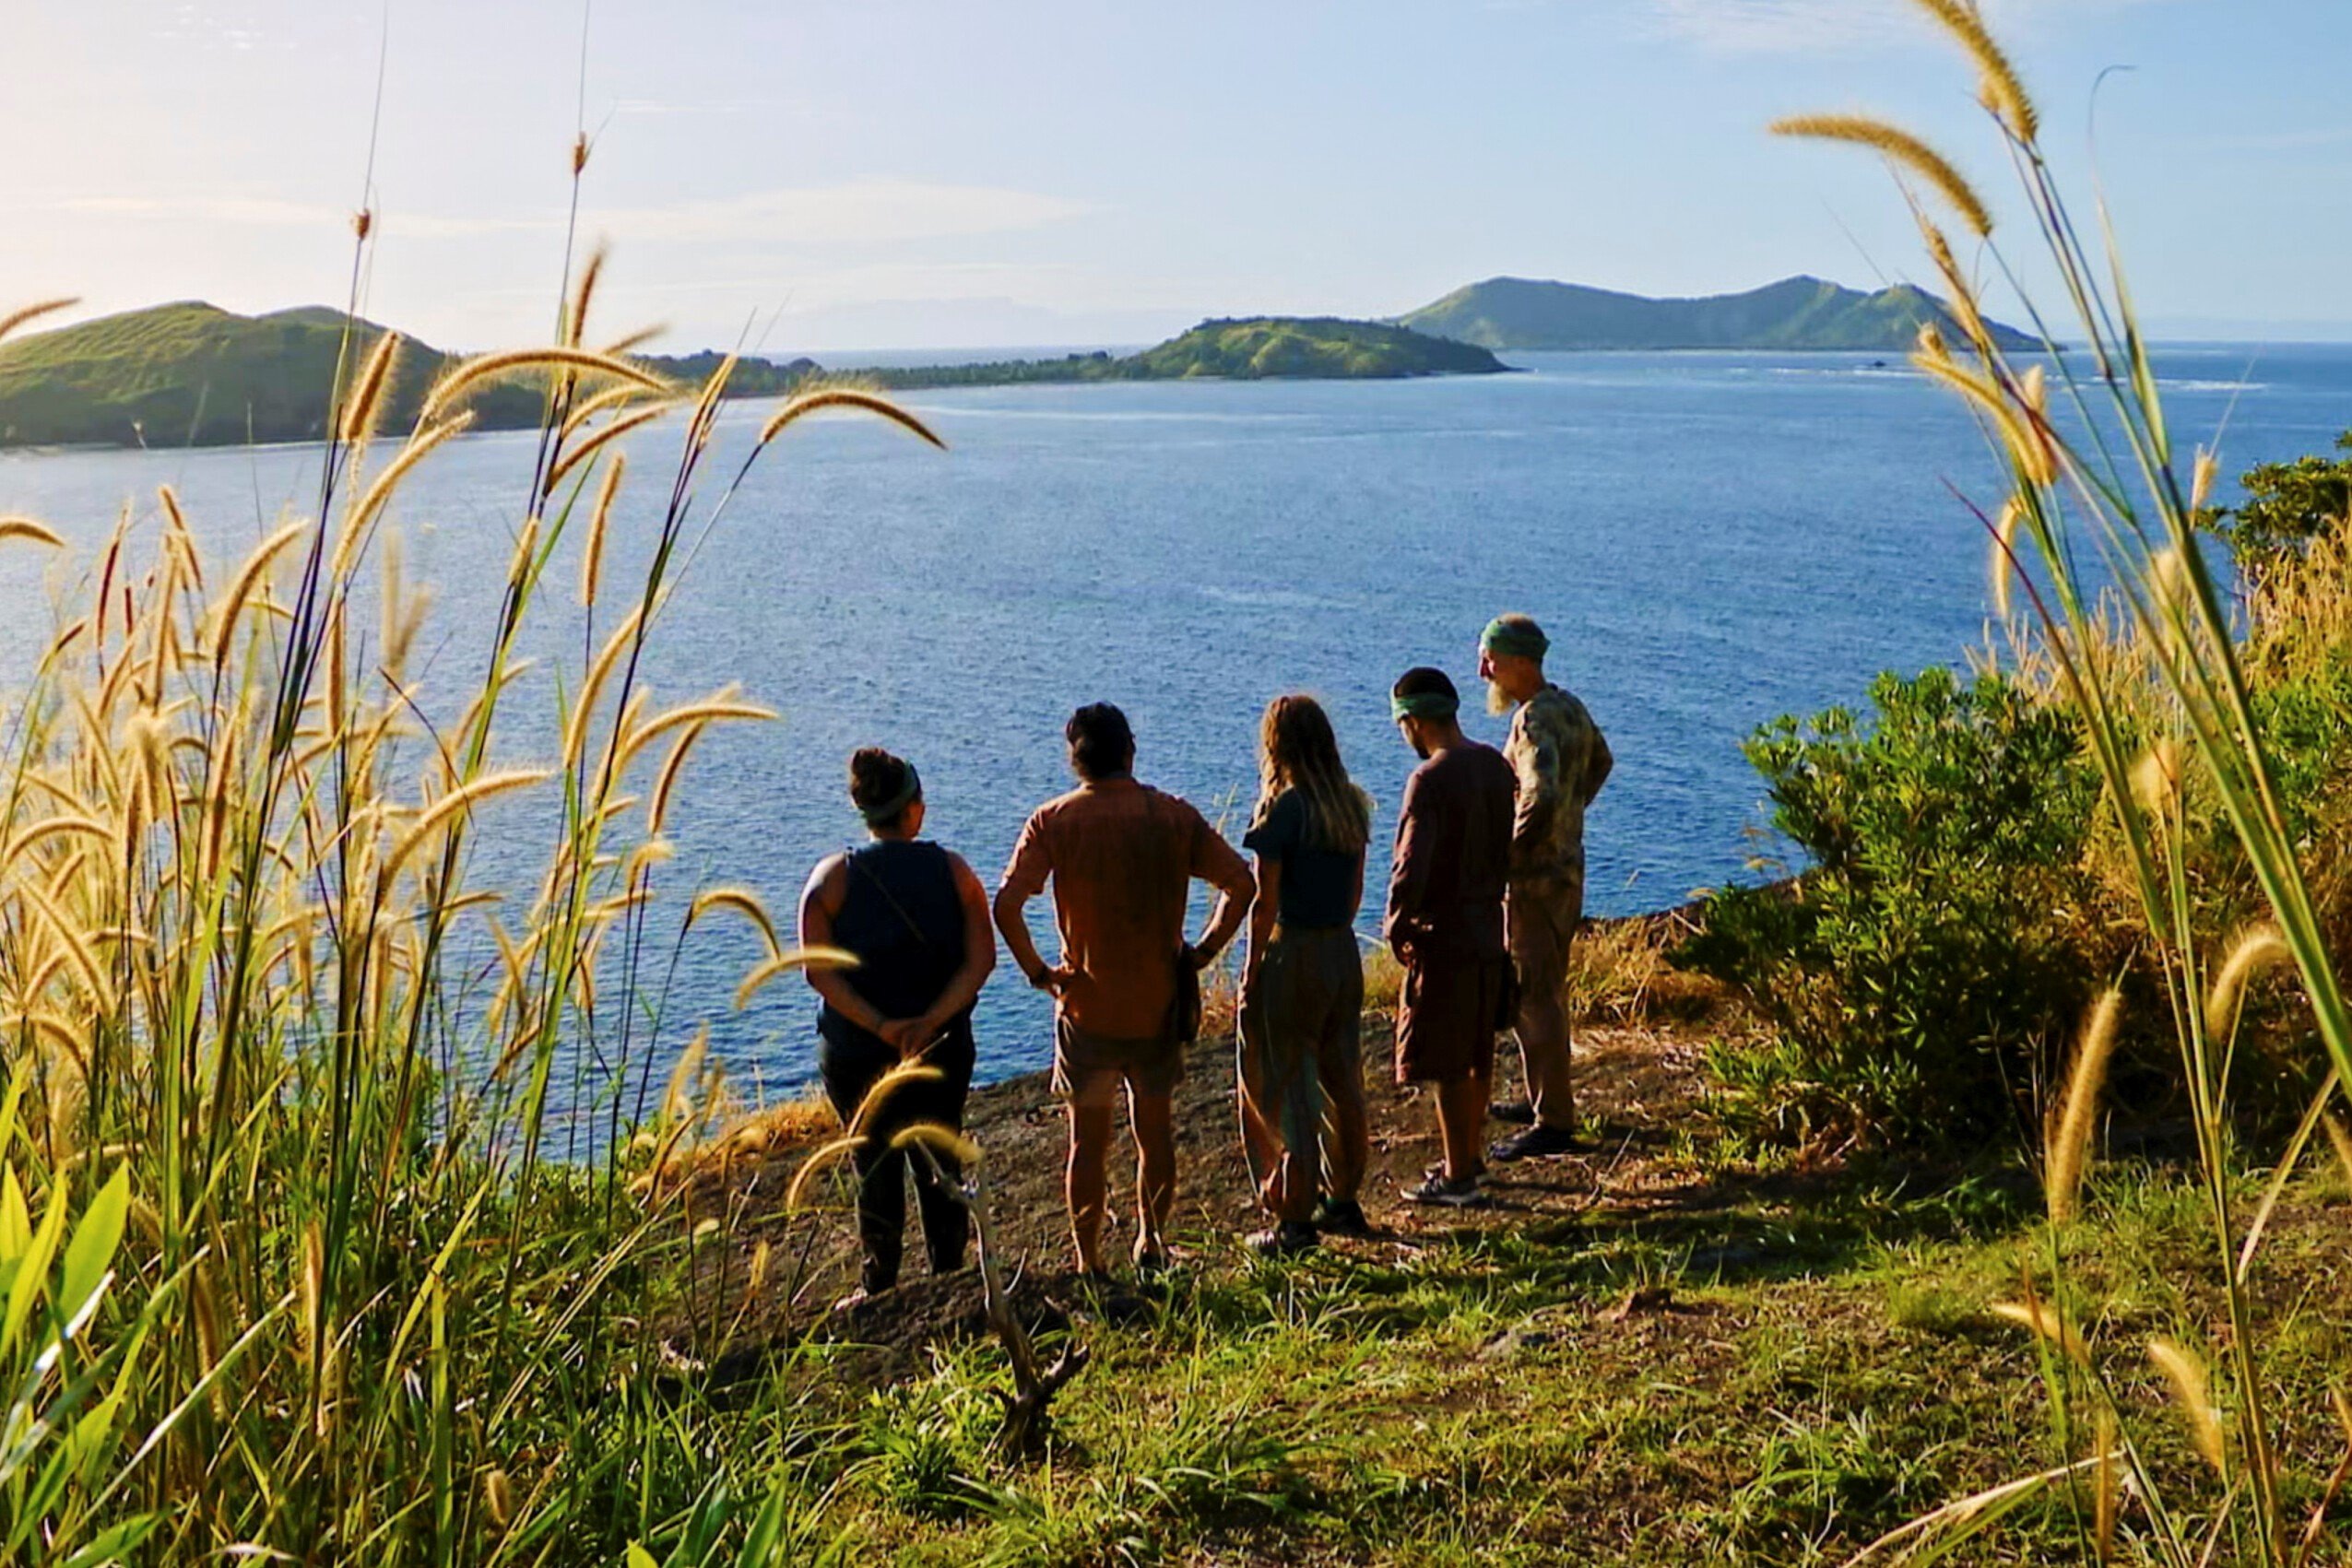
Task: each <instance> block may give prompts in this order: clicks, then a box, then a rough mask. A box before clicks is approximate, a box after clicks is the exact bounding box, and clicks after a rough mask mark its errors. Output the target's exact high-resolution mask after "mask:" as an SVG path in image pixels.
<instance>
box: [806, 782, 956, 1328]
mask: <svg viewBox="0 0 2352 1568" xmlns="http://www.w3.org/2000/svg"><path fill="white" fill-rule="evenodd" d="M849 798H850V800H851V802H852V803H853V804H855V805H856V806H857V813H858V815H859V816H860V817H862V818H864V819H865V822H866V832H867V835H868V838H869V841H870V842H869V843H866V844H865V845H863V846H862V847H860V848H856V849H848V850H844V851H843V852H842V853H841V854H839V855H828V856H827V857H826V858H825V859H823V860H821V861H820V862H818V864H817V868H816V869H815V870H814V871H813V872H811V873H810V876H809V886H808V889H807V890H806V891H804V892H803V893H802V894H801V895H800V942H801V945H802V946H803V947H819V946H823V947H834V948H843V949H847V950H848V951H850V952H853V953H856V954H857V967H856V968H854V969H836V970H810V971H807V972H805V973H807V974H808V977H809V984H810V985H812V986H814V987H815V988H816V991H817V995H818V996H820V997H821V998H822V999H823V1005H822V1006H821V1007H820V1008H819V1009H818V1012H817V1034H818V1046H817V1071H818V1074H819V1076H820V1077H821V1078H822V1079H823V1080H824V1086H825V1097H826V1098H827V1099H828V1100H830V1101H832V1102H833V1110H834V1111H835V1112H836V1113H838V1114H839V1115H840V1116H841V1119H842V1121H843V1123H844V1125H846V1124H847V1123H848V1122H849V1120H850V1119H851V1118H852V1117H853V1116H855V1115H856V1114H857V1108H858V1106H859V1105H860V1104H861V1103H863V1102H864V1101H865V1099H866V1096H867V1094H868V1093H869V1091H871V1090H872V1089H873V1087H874V1084H875V1083H876V1081H877V1080H879V1079H881V1077H882V1075H883V1074H884V1073H887V1072H889V1071H890V1070H891V1068H892V1067H896V1066H898V1064H899V1063H901V1062H903V1061H920V1062H922V1063H924V1064H925V1065H926V1066H928V1067H937V1068H939V1069H940V1072H941V1073H942V1074H944V1075H945V1076H944V1077H943V1078H940V1079H928V1080H920V1081H916V1082H913V1083H908V1084H904V1085H902V1086H900V1087H899V1088H897V1089H896V1090H894V1091H892V1093H891V1095H890V1097H889V1099H888V1100H886V1101H885V1102H882V1103H881V1104H880V1105H878V1106H876V1107H875V1110H874V1114H872V1115H871V1116H870V1117H869V1119H868V1122H867V1138H866V1141H865V1142H864V1143H863V1144H862V1145H860V1146H859V1148H858V1149H857V1154H856V1155H855V1157H854V1158H855V1162H856V1166H857V1179H858V1193H857V1235H858V1240H859V1242H860V1243H861V1244H862V1245H863V1246H864V1248H865V1255H866V1256H865V1267H864V1269H863V1270H862V1275H861V1278H860V1280H859V1285H858V1289H857V1291H856V1292H855V1293H853V1294H851V1295H849V1296H847V1297H845V1298H844V1299H843V1300H842V1302H841V1303H840V1304H841V1305H843V1306H845V1307H846V1306H854V1305H856V1304H857V1303H859V1302H861V1301H863V1300H865V1299H866V1298H867V1297H868V1296H869V1295H874V1294H877V1293H879V1292H881V1291H887V1290H889V1289H890V1288H891V1287H892V1286H893V1285H895V1284H896V1283H897V1282H898V1266H899V1257H900V1255H901V1253H902V1251H903V1250H904V1233H905V1230H906V1179H907V1176H908V1174H909V1173H912V1174H913V1176H914V1179H915V1197H916V1203H917V1205H918V1206H919V1207H920V1208H921V1209H922V1212H923V1241H924V1246H925V1250H926V1251H927V1252H928V1254H929V1255H930V1259H931V1271H932V1272H933V1273H935V1274H945V1273H948V1272H950V1271H951V1270H953V1269H957V1268H961V1267H963V1248H964V1242H965V1240H966V1238H967V1234H968V1232H969V1228H970V1220H969V1218H968V1216H966V1215H965V1213H964V1211H963V1205H962V1204H961V1203H959V1202H957V1201H956V1199H955V1197H954V1196H953V1195H952V1194H951V1193H949V1192H948V1191H946V1190H945V1189H944V1188H943V1187H942V1186H941V1185H940V1176H939V1174H937V1173H935V1172H934V1171H933V1169H932V1166H931V1163H930V1161H927V1160H924V1159H921V1158H916V1159H913V1160H910V1159H909V1158H908V1156H907V1155H906V1154H905V1153H904V1151H902V1150H898V1149H892V1148H891V1146H890V1145H891V1139H892V1137H893V1136H895V1135H896V1134H897V1133H898V1132H899V1131H900V1129H902V1128H904V1127H906V1126H911V1125H913V1124H915V1123H916V1122H937V1123H940V1124H941V1125H942V1126H948V1127H951V1128H954V1129H956V1130H958V1131H961V1130H962V1129H963V1100H964V1095H965V1093H966V1091H969V1090H970V1088H971V1086H972V1056H973V1043H972V1004H973V1001H974V1000H975V998H976V997H977V996H979V995H980V987H981V985H982V984H984V983H985V982H986V981H987V978H988V972H989V970H991V969H993V968H995V967H996V961H997V947H996V937H995V935H994V933H993V931H992V929H991V927H990V925H989V922H988V900H987V892H986V891H985V890H983V889H982V888H981V886H980V878H977V877H975V876H974V875H973V873H972V867H969V866H967V865H965V864H964V863H963V858H962V857H961V856H959V855H953V854H951V853H950V852H948V851H947V850H945V849H942V848H941V847H940V846H939V845H938V844H935V843H928V842H926V841H925V840H924V839H923V838H922V837H921V834H922V831H923V815H924V805H923V784H922V780H921V779H920V778H919V777H917V776H916V772H915V767H914V764H912V763H910V762H907V761H905V760H903V759H900V758H897V757H893V756H892V755H891V754H890V753H889V752H887V751H884V750H882V749H880V748H879V747H867V748H865V749H862V750H860V751H858V752H857V754H855V755H854V756H852V757H851V758H850V759H849ZM941 1163H942V1164H943V1165H944V1166H946V1167H947V1175H948V1177H949V1178H950V1179H953V1178H954V1177H956V1176H958V1175H960V1173H959V1172H957V1171H956V1170H955V1169H954V1162H953V1161H951V1160H944V1159H943V1160H942V1161H941Z"/></svg>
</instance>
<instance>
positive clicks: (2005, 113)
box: [1919, 0, 2041, 142]
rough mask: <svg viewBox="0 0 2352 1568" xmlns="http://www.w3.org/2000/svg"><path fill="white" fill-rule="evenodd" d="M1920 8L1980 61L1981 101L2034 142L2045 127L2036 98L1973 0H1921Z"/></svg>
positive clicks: (2014, 133) (2015, 132) (2021, 138)
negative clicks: (1986, 25)
mask: <svg viewBox="0 0 2352 1568" xmlns="http://www.w3.org/2000/svg"><path fill="white" fill-rule="evenodd" d="M1919 6H1920V9H1921V10H1922V11H1925V12H1926V13H1927V14H1928V15H1929V16H1931V17H1932V18H1935V19H1936V20H1937V21H1938V22H1940V23H1942V24H1943V26H1944V31H1946V32H1948V33H1950V34H1951V35H1952V36H1953V38H1954V39H1955V40H1956V41H1958V43H1959V45H1960V47H1961V48H1963V49H1965V50H1967V51H1968V55H1969V57H1970V58H1971V59H1973V60H1974V61H1975V62H1976V65H1977V70H1978V72H1979V73H1980V77H1979V80H1978V84H1977V100H1978V101H1979V102H1980V103H1982V104H1983V105H1984V106H1985V108H1987V109H1989V110H1991V111H1992V114H1993V117H1994V118H1995V119H1997V120H1999V121H2000V122H2001V124H2002V126H2003V129H2005V130H2007V131H2008V133H2009V134H2010V135H2011V136H2015V137H2016V138H2017V139H2018V140H2019V141H2021V142H2030V141H2032V140H2033V139H2034V137H2035V136H2037V135H2039V132H2040V130H2041V119H2040V116H2039V115H2038V114H2037V113H2036V112H2034V101H2033V100H2032V99H2031V98H2029V97H2027V94H2026V86H2025V83H2024V82H2022V81H2021V80H2019V79H2018V77H2017V68H2016V67H2015V65H2011V64H2010V63H2009V56H2008V55H2007V53H2004V52H2003V50H2002V47H2001V45H2000V44H1999V43H1997V42H1995V41H1993V37H1992V32H1991V31H1989V30H1988V29H1986V27H1985V25H1984V17H1983V15H1982V14H1981V13H1980V12H1979V11H1978V10H1977V8H1976V6H1974V5H1972V4H1970V3H1969V0H1919Z"/></svg>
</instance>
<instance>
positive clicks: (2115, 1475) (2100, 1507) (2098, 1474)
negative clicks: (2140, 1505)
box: [2090, 1404, 2122, 1562]
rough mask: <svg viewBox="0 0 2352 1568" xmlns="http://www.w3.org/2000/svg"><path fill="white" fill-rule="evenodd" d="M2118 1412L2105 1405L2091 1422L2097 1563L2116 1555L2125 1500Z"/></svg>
mask: <svg viewBox="0 0 2352 1568" xmlns="http://www.w3.org/2000/svg"><path fill="white" fill-rule="evenodd" d="M2115 1438H2116V1432H2115V1412H2114V1411H2113V1410H2112V1409H2109V1408H2108V1407H2107V1406H2106V1405H2103V1404H2102V1405H2101V1406H2099V1408H2098V1415H2097V1416H2096V1417H2094V1418H2093V1419H2092V1421H2091V1454H2090V1457H2091V1550H2093V1551H2094V1552H2095V1553H2096V1554H2097V1555H2098V1561H2099V1562H2109V1561H2110V1560H2112V1558H2113V1557H2114V1555H2115V1516H2116V1514H2117V1512H2118V1504H2120V1503H2122V1485H2121V1482H2122V1474H2121V1472H2122V1466H2120V1465H2119V1464H2117V1463H2116V1461H2117V1459H2118V1457H2119V1455H2118V1453H2117V1451H2116V1444H2115Z"/></svg>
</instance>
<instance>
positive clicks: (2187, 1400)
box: [2148, 1338, 2229, 1480]
mask: <svg viewBox="0 0 2352 1568" xmlns="http://www.w3.org/2000/svg"><path fill="white" fill-rule="evenodd" d="M2148 1360H2149V1361H2151V1362H2155V1363H2156V1368H2157V1371H2158V1372H2160V1373H2164V1379H2165V1381H2166V1382H2167V1383H2169V1384H2170V1385H2172V1399H2173V1403H2174V1404H2176V1405H2178V1406H2179V1407H2180V1409H2181V1420H2182V1421H2184V1422H2186V1423H2187V1424H2188V1428H2189V1441H2190V1442H2192V1443H2193V1444H2196V1446H2197V1453H2198V1454H2199V1455H2200V1456H2203V1457H2204V1462H2205V1463H2206V1464H2208V1465H2211V1466H2212V1467H2213V1468H2214V1473H2215V1474H2216V1475H2217V1476H2220V1477H2221V1478H2222V1479H2223V1480H2228V1476H2229V1456H2228V1449H2227V1447H2226V1446H2225V1444H2223V1442H2222V1436H2221V1416H2220V1414H2219V1413H2218V1412H2217V1411H2216V1410H2215V1409H2214V1408H2213V1389H2212V1386H2211V1385H2210V1384H2209V1383H2207V1381H2206V1379H2205V1365H2204V1362H2202V1361H2200V1360H2198V1359H2197V1357H2196V1356H2194V1355H2193V1354H2192V1353H2191V1352H2190V1351H2189V1350H2187V1349H2186V1348H2184V1347H2183V1346H2181V1345H2179V1344H2177V1343H2175V1342H2174V1341H2172V1340H2170V1339H2166V1338H2154V1339H2150V1340H2149V1341H2148Z"/></svg>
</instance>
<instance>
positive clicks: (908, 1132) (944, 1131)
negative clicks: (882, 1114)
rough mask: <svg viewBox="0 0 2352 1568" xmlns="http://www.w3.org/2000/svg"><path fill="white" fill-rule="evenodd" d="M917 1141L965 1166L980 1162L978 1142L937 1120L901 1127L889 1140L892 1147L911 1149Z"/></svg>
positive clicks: (943, 1157) (945, 1157)
mask: <svg viewBox="0 0 2352 1568" xmlns="http://www.w3.org/2000/svg"><path fill="white" fill-rule="evenodd" d="M918 1143H919V1144H921V1145H922V1146H923V1147H924V1148H926V1149H929V1150H930V1151H931V1152H932V1153H934V1154H937V1155H939V1156H940V1157H941V1158H942V1159H948V1160H952V1161H955V1162H956V1163H958V1164H960V1165H963V1166H964V1167H966V1168H969V1167H971V1166H974V1165H977V1164H978V1163H979V1162H980V1146H979V1145H978V1144H976V1143H975V1142H973V1141H972V1140H971V1139H970V1138H964V1137H963V1136H961V1135H960V1134H958V1133H957V1132H956V1131H955V1130H954V1129H952V1128H951V1127H943V1126H940V1124H939V1123H937V1122H916V1123H915V1124H914V1125H913V1126H906V1127H901V1128H900V1129H899V1130H898V1134H897V1136H895V1137H894V1138H892V1139H891V1140H890V1146H891V1147H892V1149H912V1148H914V1147H915V1146H916V1144H918Z"/></svg>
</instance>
